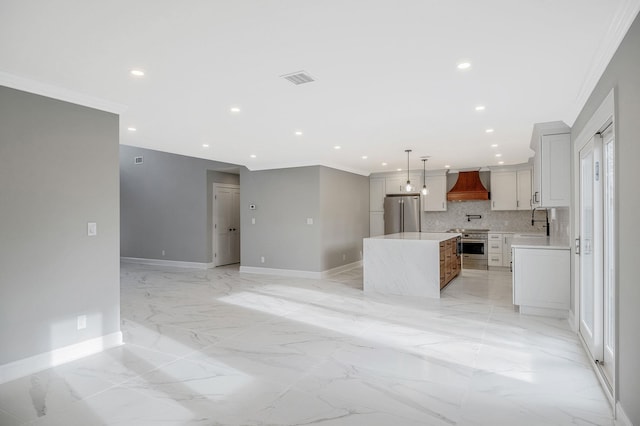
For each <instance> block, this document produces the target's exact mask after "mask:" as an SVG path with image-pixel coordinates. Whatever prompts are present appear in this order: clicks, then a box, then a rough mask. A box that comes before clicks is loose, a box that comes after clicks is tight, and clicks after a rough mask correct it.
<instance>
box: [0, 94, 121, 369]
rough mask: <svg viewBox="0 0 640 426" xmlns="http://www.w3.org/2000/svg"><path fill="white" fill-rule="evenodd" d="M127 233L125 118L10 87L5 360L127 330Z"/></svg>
mask: <svg viewBox="0 0 640 426" xmlns="http://www.w3.org/2000/svg"><path fill="white" fill-rule="evenodd" d="M87 222H97V226H98V235H97V236H95V237H88V236H87ZM119 236H120V234H119V196H118V116H117V115H114V114H110V113H106V112H101V111H98V110H94V109H90V108H86V107H82V106H78V105H73V104H70V103H66V102H62V101H57V100H54V99H50V98H46V97H42V96H38V95H34V94H29V93H26V92H21V91H17V90H13V89H9V88H6V87H1V86H0V241H1V243H0V342H2V343H1V344H0V364H5V363H9V362H12V361H16V360H20V359H23V358H26V357H29V356H33V355H36V354H39V353H43V352H48V351H50V350H53V349H56V348H60V347H63V346H66V345H71V344H74V343H78V342H81V341H84V340H87V339H91V338H95V337H99V336H103V335H107V334H110V333H114V332H117V331H119V330H120V318H119V315H120V272H119V271H120V261H119V256H118V253H119ZM78 315H87V328H86V329H84V330H80V331H78V330H76V318H77V316H78Z"/></svg>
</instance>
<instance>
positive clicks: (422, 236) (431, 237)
mask: <svg viewBox="0 0 640 426" xmlns="http://www.w3.org/2000/svg"><path fill="white" fill-rule="evenodd" d="M459 236H460V234H456V233H455V232H401V233H399V234H388V235H379V236H377V237H370V238H368V239H370V240H410V241H436V242H440V241H446V240H449V239H451V238H455V237H459Z"/></svg>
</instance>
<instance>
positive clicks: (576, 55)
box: [0, 0, 640, 175]
mask: <svg viewBox="0 0 640 426" xmlns="http://www.w3.org/2000/svg"><path fill="white" fill-rule="evenodd" d="M639 9H640V0H519V1H513V0H483V1H477V0H455V1H453V0H451V1H432V0H416V1H406V0H385V1H380V0H349V1H335V0H306V1H302V0H277V1H275V0H274V1H271V0H254V1H243V0H224V1H205V0H201V1H196V0H191V1H187V2H175V1H167V0H136V1H130V0H129V1H124V0H113V1H111V0H110V1H87V0H75V1H74V0H61V1H36V0H3V1H2V2H1V3H0V84H5V85H13V86H20V87H17V88H26V89H31V90H32V91H35V92H40V93H42V94H49V95H54V96H56V97H59V98H62V99H66V100H73V101H76V102H79V103H82V104H85V105H89V106H97V107H100V108H104V109H106V110H111V111H115V112H119V113H120V114H121V119H120V142H121V143H122V144H127V145H134V146H140V147H145V148H151V149H156V150H161V151H167V152H172V153H178V154H183V155H189V156H194V157H201V158H207V159H212V160H218V161H223V162H228V163H233V164H238V165H244V166H246V167H248V168H249V169H251V170H259V169H270V168H280V167H293V166H305V165H318V164H320V165H325V166H329V167H335V168H338V169H342V170H347V171H352V172H355V173H360V174H364V175H367V174H369V173H371V172H383V171H395V170H396V169H398V168H401V169H403V170H405V169H406V167H407V155H406V153H405V152H404V151H405V150H406V149H411V150H412V153H411V157H410V158H411V164H410V168H411V169H419V170H421V169H422V163H421V161H420V157H422V156H430V159H429V162H428V163H427V168H428V169H441V168H444V167H445V165H450V166H451V168H454V169H462V168H470V167H479V166H492V165H497V164H498V162H499V161H503V162H504V164H517V163H523V162H526V161H527V159H528V158H529V157H530V156H531V155H532V152H531V151H530V150H529V140H530V137H531V131H532V128H533V124H534V123H536V122H546V121H556V120H562V121H564V122H565V123H567V124H568V125H572V124H573V121H574V120H575V118H576V116H577V114H578V113H579V112H580V109H581V107H582V105H584V102H585V100H586V98H587V97H588V95H589V94H590V92H591V90H592V89H593V87H594V86H595V84H596V82H597V79H598V77H599V76H600V75H601V74H602V72H603V70H604V68H605V67H606V65H607V63H608V61H609V60H610V59H611V56H612V55H613V52H614V51H615V49H616V48H617V46H618V44H619V43H620V41H621V40H622V37H623V35H624V33H625V32H626V31H627V29H628V27H629V26H630V24H631V22H632V21H633V18H634V17H635V16H636V14H637V12H638V10H639ZM463 61H468V62H470V63H471V67H470V68H468V69H467V70H460V69H458V68H457V65H458V64H459V63H460V62H463ZM133 69H138V70H143V71H144V73H145V75H144V76H143V77H135V76H133V75H131V74H130V71H131V70H133ZM300 70H305V71H307V72H308V73H309V74H310V75H311V76H312V77H313V78H314V79H315V80H316V81H314V82H311V83H307V84H303V85H294V84H292V83H290V82H289V81H287V80H285V79H283V78H281V76H282V75H284V74H289V73H293V72H296V71H300ZM479 105H484V106H485V109H484V111H476V109H475V108H476V106H479ZM233 107H237V108H239V109H240V112H232V111H231V110H230V109H231V108H233ZM129 127H133V128H135V129H136V131H130V130H128V128H129ZM487 129H494V131H493V132H492V133H487V132H486V130H487ZM296 131H300V132H302V134H301V135H296V134H295V132H296ZM492 144H497V147H491V145H492ZM203 145H208V146H206V147H205V146H203ZM335 146H340V147H341V148H340V149H335V148H334V147H335ZM496 154H501V157H496ZM252 155H253V156H255V158H252V157H251V156H252ZM363 156H366V158H363ZM382 163H386V165H383V164H382Z"/></svg>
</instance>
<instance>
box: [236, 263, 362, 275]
mask: <svg viewBox="0 0 640 426" xmlns="http://www.w3.org/2000/svg"><path fill="white" fill-rule="evenodd" d="M359 266H362V261H361V260H359V261H357V262H353V263H348V264H346V265H342V266H338V267H335V268H332V269H327V270H326V271H322V272H313V271H300V270H296V269H277V268H261V267H259V266H240V272H244V273H247V274H264V275H280V276H283V277H294V278H310V279H315V280H320V279H323V278H327V277H329V276H331V275H333V274H337V273H340V272H344V271H348V270H350V269H353V268H357V267H359Z"/></svg>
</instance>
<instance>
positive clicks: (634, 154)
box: [571, 17, 640, 425]
mask: <svg viewBox="0 0 640 426" xmlns="http://www.w3.org/2000/svg"><path fill="white" fill-rule="evenodd" d="M638 70H640V17H636V19H635V22H634V23H633V24H632V26H631V28H630V29H629V31H628V32H627V35H626V36H625V38H624V40H623V41H622V43H621V44H620V46H619V47H618V50H617V51H616V53H615V55H614V56H613V58H612V59H611V62H610V63H609V65H608V66H607V68H606V70H605V72H604V73H603V75H602V77H601V78H600V81H599V82H598V84H597V85H596V88H595V89H594V91H593V93H592V94H591V96H590V97H589V99H588V100H587V102H586V104H585V105H584V107H583V109H582V111H581V113H580V115H579V116H578V118H577V119H576V121H575V123H574V124H573V127H572V130H571V133H572V140H573V141H575V139H576V137H577V136H578V135H579V134H580V132H581V131H582V130H583V129H584V128H585V126H586V124H587V122H588V121H589V119H590V118H591V117H592V116H593V114H594V113H595V111H596V110H597V108H598V107H599V106H600V104H601V103H602V101H603V100H604V99H605V97H606V96H607V95H608V94H609V92H610V91H611V90H612V89H614V97H615V129H614V131H615V149H616V154H615V155H616V187H617V193H616V202H617V205H616V209H617V216H616V222H617V224H616V225H617V226H616V228H617V229H616V241H617V244H616V250H617V252H616V256H617V259H616V260H617V262H616V272H617V277H616V293H617V294H616V299H617V318H616V322H617V329H618V334H617V339H616V354H617V360H616V362H617V374H616V389H617V391H616V396H617V399H618V400H619V403H620V405H621V406H622V408H623V410H624V411H625V413H626V414H627V416H628V417H629V420H631V422H632V423H633V424H634V425H640V405H639V404H638V401H640V339H639V338H638V324H640V309H638V306H639V305H640V285H638V268H637V265H636V264H637V258H636V257H637V252H638V251H637V246H638V241H639V240H640V227H638V220H637V214H638V213H637V212H638V211H640V192H639V191H638V188H637V186H638V159H639V158H640V138H639V135H640V120H639V119H638V117H640V73H638Z"/></svg>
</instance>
